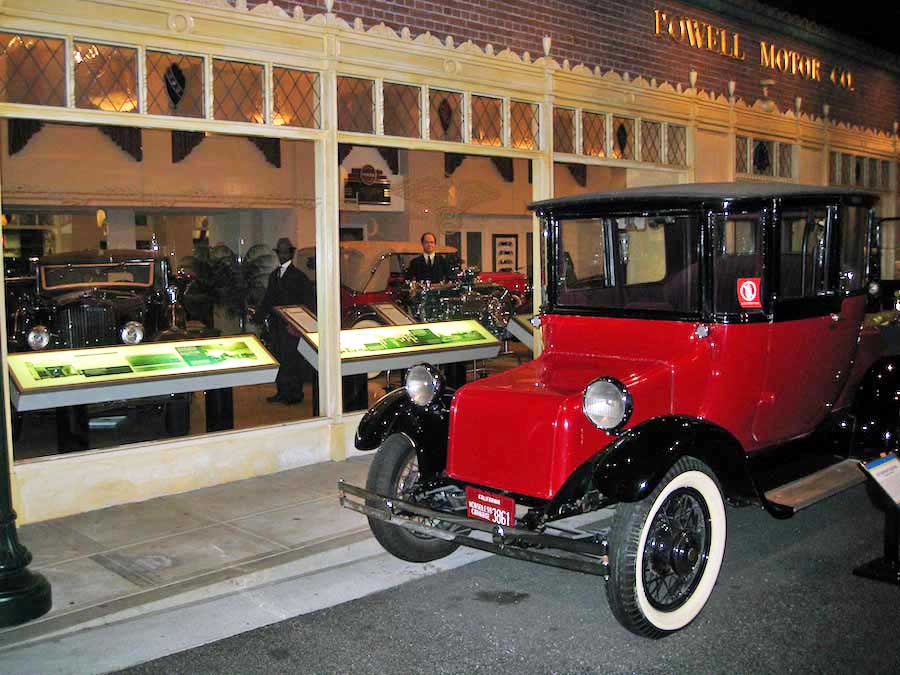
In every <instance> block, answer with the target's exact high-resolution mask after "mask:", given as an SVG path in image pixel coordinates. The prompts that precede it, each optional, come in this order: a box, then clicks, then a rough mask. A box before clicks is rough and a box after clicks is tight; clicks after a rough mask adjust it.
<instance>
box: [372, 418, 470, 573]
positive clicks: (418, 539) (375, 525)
mask: <svg viewBox="0 0 900 675" xmlns="http://www.w3.org/2000/svg"><path fill="white" fill-rule="evenodd" d="M418 480H419V462H418V458H417V457H416V449H415V448H414V447H413V445H412V443H410V441H409V439H408V438H407V437H406V436H403V435H401V434H394V435H392V436H388V438H387V439H386V440H385V441H384V443H382V444H381V447H380V448H379V449H378V454H377V455H375V460H374V461H373V462H372V466H371V467H369V478H368V480H367V481H366V489H367V490H369V491H370V492H375V493H377V494H379V495H382V496H384V497H396V498H398V499H406V498H408V497H409V495H410V494H411V493H412V491H413V488H414V487H415V486H416V483H418ZM369 527H370V528H371V529H372V534H374V535H375V539H377V540H378V543H379V544H381V545H382V546H383V547H384V548H385V550H386V551H387V552H388V553H390V554H391V555H394V556H396V557H398V558H400V559H401V560H406V561H409V562H429V561H431V560H437V559H438V558H444V557H446V556H448V555H450V554H451V553H453V552H454V551H455V550H456V549H457V548H459V544H454V543H453V542H449V541H444V540H443V539H435V538H434V537H428V536H425V535H420V534H415V533H413V532H410V531H409V530H404V529H403V528H401V527H398V526H397V525H391V524H389V523H386V522H384V521H382V520H379V519H377V518H371V517H370V518H369Z"/></svg>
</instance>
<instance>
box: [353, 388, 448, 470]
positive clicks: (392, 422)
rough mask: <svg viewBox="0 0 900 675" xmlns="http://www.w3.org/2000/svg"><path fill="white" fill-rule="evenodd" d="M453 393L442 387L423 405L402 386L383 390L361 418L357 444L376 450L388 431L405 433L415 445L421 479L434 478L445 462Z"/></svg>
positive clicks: (389, 432) (362, 447)
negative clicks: (434, 397)
mask: <svg viewBox="0 0 900 675" xmlns="http://www.w3.org/2000/svg"><path fill="white" fill-rule="evenodd" d="M453 393H454V391H453V390H451V389H445V390H444V391H443V392H442V394H441V395H440V396H438V397H437V399H436V400H435V401H433V402H432V403H431V404H430V405H428V406H425V407H422V406H419V405H416V404H415V403H413V402H412V401H411V400H410V399H409V396H408V395H407V393H406V389H405V388H403V387H401V388H400V389H395V390H394V391H392V392H390V393H388V394H385V395H384V396H382V397H381V398H380V399H379V400H378V401H376V403H375V405H373V406H372V407H371V408H370V409H369V411H368V412H367V413H366V414H365V415H364V416H363V418H362V420H360V423H359V427H358V428H357V430H356V439H355V445H356V448H357V449H358V450H376V449H378V447H379V446H380V445H381V444H382V443H383V442H384V440H385V439H386V438H387V437H388V436H390V435H391V434H404V435H406V437H407V438H409V440H410V441H411V442H412V444H413V446H415V448H416V454H417V456H418V459H419V474H420V476H421V477H422V479H423V480H425V481H429V480H433V479H435V478H437V477H438V476H440V474H441V473H442V472H443V470H444V469H445V468H446V466H447V441H448V438H449V432H450V401H451V400H452V399H453Z"/></svg>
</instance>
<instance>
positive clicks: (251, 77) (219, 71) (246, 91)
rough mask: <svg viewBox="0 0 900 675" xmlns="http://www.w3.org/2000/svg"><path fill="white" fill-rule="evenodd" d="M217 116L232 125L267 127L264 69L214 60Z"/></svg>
mask: <svg viewBox="0 0 900 675" xmlns="http://www.w3.org/2000/svg"><path fill="white" fill-rule="evenodd" d="M213 85H214V86H213V111H214V113H213V116H214V117H215V118H216V119H217V120H228V121H230V122H255V123H256V124H263V123H264V122H265V116H264V114H263V67H262V66H260V65H258V64H255V63H243V62H240V61H223V60H221V59H214V60H213Z"/></svg>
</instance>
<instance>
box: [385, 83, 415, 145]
mask: <svg viewBox="0 0 900 675" xmlns="http://www.w3.org/2000/svg"><path fill="white" fill-rule="evenodd" d="M421 120H422V92H421V90H420V89H419V87H413V86H410V85H406V84H392V83H390V82H385V83H384V133H385V134H386V135H387V136H405V137H407V138H420V137H421V135H422V131H421V127H422V122H421Z"/></svg>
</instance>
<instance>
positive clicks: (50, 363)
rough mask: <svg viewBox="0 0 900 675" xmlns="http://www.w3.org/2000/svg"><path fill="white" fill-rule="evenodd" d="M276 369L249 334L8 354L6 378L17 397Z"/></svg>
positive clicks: (256, 339) (268, 355) (275, 362)
mask: <svg viewBox="0 0 900 675" xmlns="http://www.w3.org/2000/svg"><path fill="white" fill-rule="evenodd" d="M277 365H278V362H277V361H276V360H275V359H274V358H273V357H272V355H271V354H269V352H268V351H266V349H265V347H263V346H262V343H260V341H259V339H258V338H257V337H256V336H254V335H237V336H234V337H218V338H204V339H200V340H181V341H177V342H148V343H146V344H140V345H118V346H113V347H93V348H90V349H60V350H54V351H48V352H21V353H18V354H10V355H9V371H10V374H11V375H12V378H13V382H14V383H15V386H16V388H17V389H18V390H19V391H20V392H22V393H27V392H38V391H50V390H53V389H70V388H76V387H93V386H96V385H98V384H109V383H126V382H134V381H141V380H149V379H164V378H169V377H183V376H186V375H188V376H189V375H206V374H210V373H223V372H229V371H236V370H255V369H259V368H269V367H272V366H277Z"/></svg>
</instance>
